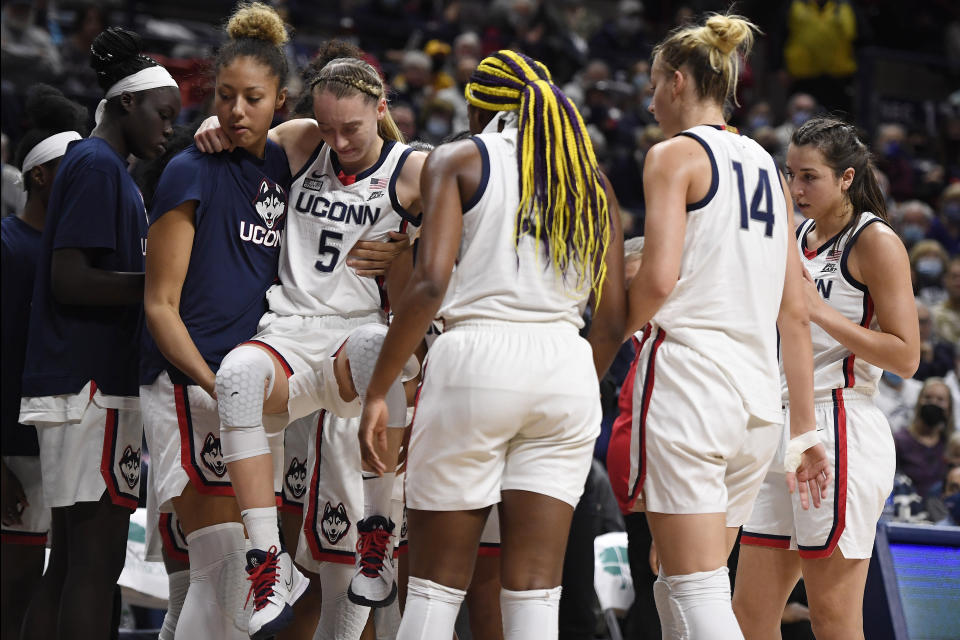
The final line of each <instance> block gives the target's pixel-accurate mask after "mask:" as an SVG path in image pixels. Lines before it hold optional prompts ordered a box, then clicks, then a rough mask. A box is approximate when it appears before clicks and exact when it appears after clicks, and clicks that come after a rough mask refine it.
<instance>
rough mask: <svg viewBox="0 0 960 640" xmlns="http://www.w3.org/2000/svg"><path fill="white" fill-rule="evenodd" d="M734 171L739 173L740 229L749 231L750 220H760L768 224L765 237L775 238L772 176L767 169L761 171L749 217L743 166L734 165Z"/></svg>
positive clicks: (736, 163) (737, 163)
mask: <svg viewBox="0 0 960 640" xmlns="http://www.w3.org/2000/svg"><path fill="white" fill-rule="evenodd" d="M733 170H734V171H736V172H737V188H738V190H739V191H740V228H741V229H747V228H749V226H750V220H759V221H760V222H763V223H765V224H766V228H765V229H764V233H763V235H765V236H766V237H768V238H770V237H772V236H773V193H772V190H771V188H770V176H769V175H768V174H767V170H766V169H760V176H759V178H758V179H757V188H756V189H755V190H754V192H753V199H752V200H751V201H750V215H749V217H748V216H747V194H746V190H745V188H744V186H743V165H742V164H740V163H739V162H734V163H733Z"/></svg>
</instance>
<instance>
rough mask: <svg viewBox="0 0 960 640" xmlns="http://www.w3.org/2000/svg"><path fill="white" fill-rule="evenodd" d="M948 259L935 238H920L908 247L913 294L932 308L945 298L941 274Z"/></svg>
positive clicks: (945, 267) (945, 268)
mask: <svg viewBox="0 0 960 640" xmlns="http://www.w3.org/2000/svg"><path fill="white" fill-rule="evenodd" d="M949 259H950V258H949V256H948V255H947V252H946V251H944V250H943V247H941V246H940V243H939V242H937V241H936V240H921V241H920V242H917V243H916V244H914V245H913V247H912V248H911V249H910V275H911V277H912V278H913V295H915V296H916V297H917V299H918V300H920V301H921V302H923V303H924V304H925V305H927V306H928V307H931V308H932V307H933V306H934V305H938V304H940V303H941V302H943V301H944V300H945V299H946V298H947V293H946V291H944V289H943V274H944V272H945V271H946V270H947V261H948V260H949Z"/></svg>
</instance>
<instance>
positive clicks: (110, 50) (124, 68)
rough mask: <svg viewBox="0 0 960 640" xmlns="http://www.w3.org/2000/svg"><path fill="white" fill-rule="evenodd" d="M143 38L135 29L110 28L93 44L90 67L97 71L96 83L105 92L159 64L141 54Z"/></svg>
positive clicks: (91, 46)
mask: <svg viewBox="0 0 960 640" xmlns="http://www.w3.org/2000/svg"><path fill="white" fill-rule="evenodd" d="M142 50H143V40H141V38H140V36H139V35H137V34H136V33H134V32H133V31H127V30H126V29H121V28H120V27H110V28H108V29H106V30H104V31H102V32H101V33H100V35H98V36H97V37H96V38H95V39H94V40H93V44H92V45H90V66H91V67H92V68H93V70H94V71H96V72H97V84H99V85H100V88H101V89H103V91H104V92H106V91H107V90H108V89H109V88H110V87H112V86H113V85H115V84H116V83H117V82H119V81H120V80H122V79H123V78H126V77H127V76H131V75H133V74H135V73H137V72H138V71H143V70H144V69H146V68H148V67H157V66H160V65H159V63H158V62H157V61H156V60H154V59H153V58H148V57H147V56H145V55H143V54H142V53H140V52H141V51H142Z"/></svg>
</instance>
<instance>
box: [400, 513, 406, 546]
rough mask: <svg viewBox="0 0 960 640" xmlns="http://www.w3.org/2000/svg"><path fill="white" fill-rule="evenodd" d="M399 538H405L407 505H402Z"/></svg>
mask: <svg viewBox="0 0 960 640" xmlns="http://www.w3.org/2000/svg"><path fill="white" fill-rule="evenodd" d="M400 537H401V538H406V537H407V505H403V524H402V525H401V526H400Z"/></svg>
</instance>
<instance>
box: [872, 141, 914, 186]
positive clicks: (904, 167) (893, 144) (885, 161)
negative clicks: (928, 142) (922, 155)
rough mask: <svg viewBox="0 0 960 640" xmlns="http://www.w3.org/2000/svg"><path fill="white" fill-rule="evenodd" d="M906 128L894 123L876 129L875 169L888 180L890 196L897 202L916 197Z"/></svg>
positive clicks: (874, 145) (874, 146)
mask: <svg viewBox="0 0 960 640" xmlns="http://www.w3.org/2000/svg"><path fill="white" fill-rule="evenodd" d="M907 142H908V141H907V130H906V128H905V127H904V126H903V125H901V124H897V123H894V122H888V123H885V124H881V125H880V126H879V127H877V135H876V137H875V138H874V140H873V153H874V157H875V158H876V162H877V168H878V169H880V170H881V171H883V172H884V173H885V174H887V177H888V178H890V195H891V196H893V199H894V200H896V201H897V202H900V201H903V200H907V199H909V198H915V197H916V176H915V175H914V168H913V156H912V153H911V150H910V146H909V145H908V143H907Z"/></svg>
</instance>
